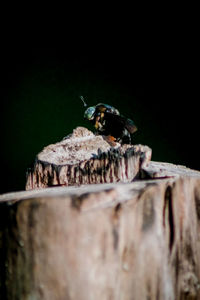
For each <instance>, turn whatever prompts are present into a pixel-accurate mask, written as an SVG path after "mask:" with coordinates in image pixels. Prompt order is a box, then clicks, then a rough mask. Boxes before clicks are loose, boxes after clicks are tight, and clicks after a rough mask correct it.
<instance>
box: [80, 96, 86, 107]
mask: <svg viewBox="0 0 200 300" xmlns="http://www.w3.org/2000/svg"><path fill="white" fill-rule="evenodd" d="M80 99H81V101H82V102H83V105H84V106H85V107H87V106H88V105H87V103H86V102H85V100H84V98H83V96H80Z"/></svg>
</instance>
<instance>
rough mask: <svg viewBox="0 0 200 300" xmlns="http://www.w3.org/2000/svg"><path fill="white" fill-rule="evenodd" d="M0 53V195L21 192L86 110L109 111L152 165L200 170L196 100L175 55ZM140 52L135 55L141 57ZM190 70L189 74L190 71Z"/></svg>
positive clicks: (184, 62) (186, 60)
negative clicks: (46, 150)
mask: <svg viewBox="0 0 200 300" xmlns="http://www.w3.org/2000/svg"><path fill="white" fill-rule="evenodd" d="M89 48H90V49H88V48H87V49H86V48H85V46H84V45H81V46H80V47H77V48H76V49H70V48H69V47H65V48H61V47H60V48H58V47H57V48H53V47H48V48H39V47H38V48H31V47H27V48H26V47H23V48H17V47H15V49H12V48H9V49H4V50H3V54H2V55H1V62H2V63H1V66H2V67H1V75H2V76H1V77H2V93H1V148H0V151H1V153H0V154H1V177H2V178H1V183H0V192H1V193H3V192H9V191H15V190H23V189H24V186H25V180H26V178H25V174H26V169H27V167H28V166H29V165H31V163H32V162H33V161H34V158H35V156H36V154H37V153H38V152H39V151H41V150H42V149H43V147H44V146H47V145H49V144H51V143H56V142H58V141H60V140H61V139H62V138H63V137H64V136H66V135H67V134H69V133H71V132H72V130H73V128H75V127H76V126H86V127H88V128H90V129H92V128H91V127H90V125H89V124H88V123H87V122H86V121H84V120H83V113H84V107H83V105H82V103H81V101H80V99H79V96H80V95H83V96H84V97H85V100H86V101H87V102H88V104H89V105H90V106H92V105H95V104H97V103H99V102H103V103H107V104H111V105H113V106H114V107H116V108H118V109H119V111H120V112H121V113H122V114H123V115H125V116H127V117H129V118H132V119H133V120H134V122H135V124H136V125H137V127H138V131H137V133H136V134H135V135H134V143H141V144H146V145H148V146H150V147H151V148H152V150H153V157H152V160H156V161H165V162H172V163H175V164H182V165H186V166H187V167H190V168H194V169H198V170H200V159H199V145H198V141H199V107H198V101H199V93H198V82H197V79H196V76H195V74H196V72H195V61H193V60H192V58H191V55H190V54H188V55H187V53H185V52H184V53H182V52H181V51H179V50H178V51H177V50H176V49H173V48H171V49H170V50H169V49H167V50H165V51H164V52H163V51H162V50H161V49H157V51H156V52H154V51H152V52H153V54H152V52H151V51H150V50H149V45H146V49H144V48H143V49H137V51H135V48H138V47H132V48H130V47H126V46H124V47H119V46H116V47H113V48H109V49H107V47H106V45H105V46H104V47H102V48H101V49H98V48H97V47H96V45H91V46H90V47H89ZM140 50H141V51H140ZM193 68H194V69H193Z"/></svg>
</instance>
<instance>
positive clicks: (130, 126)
mask: <svg viewBox="0 0 200 300" xmlns="http://www.w3.org/2000/svg"><path fill="white" fill-rule="evenodd" d="M105 114H106V115H107V118H110V119H111V120H113V121H115V122H116V123H118V124H120V125H121V126H122V127H124V128H126V129H127V130H128V132H129V133H134V132H136V131H137V127H136V126H135V124H134V122H133V121H132V120H131V119H127V118H125V117H124V116H122V115H115V114H113V113H110V112H106V113H105Z"/></svg>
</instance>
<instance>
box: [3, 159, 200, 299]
mask: <svg viewBox="0 0 200 300" xmlns="http://www.w3.org/2000/svg"><path fill="white" fill-rule="evenodd" d="M155 167H156V169H157V172H158V170H160V171H159V172H161V170H163V169H164V170H165V171H166V168H168V171H169V169H170V170H171V172H172V170H174V169H176V172H174V171H173V175H176V174H179V175H178V176H173V177H172V176H171V175H172V174H171V173H170V176H171V177H167V178H166V176H169V174H168V175H166V173H164V174H165V175H163V173H162V172H161V173H162V174H161V173H159V174H158V173H157V174H158V175H159V176H157V179H150V180H140V181H135V182H132V183H127V184H122V183H113V184H96V185H86V186H82V187H54V188H48V189H40V190H32V191H26V192H20V193H11V194H5V195H2V196H1V197H0V299H8V300H13V299H15V300H25V299H39V300H40V299H41V300H43V299H45V300H64V299H66V300H77V299H78V300H94V299H95V300H102V299H103V300H104V299H105V300H106V299H114V300H132V299H142V300H143V299H160V300H165V299H169V300H172V299H178V300H179V299H200V173H199V172H196V171H192V170H188V169H186V168H183V167H177V166H173V165H171V164H168V165H167V164H164V165H163V163H160V164H159V163H155V162H152V168H150V165H149V169H148V172H149V173H148V174H152V172H153V171H152V170H153V168H154V170H155ZM151 171H152V172H151ZM146 172H147V170H146ZM154 173H155V172H154ZM180 173H181V176H180ZM184 174H185V175H186V176H184ZM188 174H189V175H190V176H187V175H188ZM154 175H155V174H154ZM149 176H150V175H149ZM158 177H163V178H162V179H158Z"/></svg>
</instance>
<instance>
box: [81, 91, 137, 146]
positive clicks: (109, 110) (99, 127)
mask: <svg viewBox="0 0 200 300" xmlns="http://www.w3.org/2000/svg"><path fill="white" fill-rule="evenodd" d="M81 100H82V101H83V103H84V106H87V104H86V103H85V101H84V99H83V97H82V96H81ZM84 118H85V119H87V120H89V121H90V122H91V123H92V124H93V125H94V127H95V129H96V131H97V133H98V134H101V135H104V136H107V137H108V140H110V142H115V141H116V142H119V143H121V144H131V134H133V133H134V132H135V131H136V130H137V127H136V126H135V124H134V122H133V121H132V120H131V119H127V118H126V117H124V116H123V115H121V114H120V113H119V111H118V110H117V109H116V108H114V107H113V106H110V105H108V104H104V103H99V104H97V105H96V106H91V107H88V108H87V109H86V111H85V113H84Z"/></svg>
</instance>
